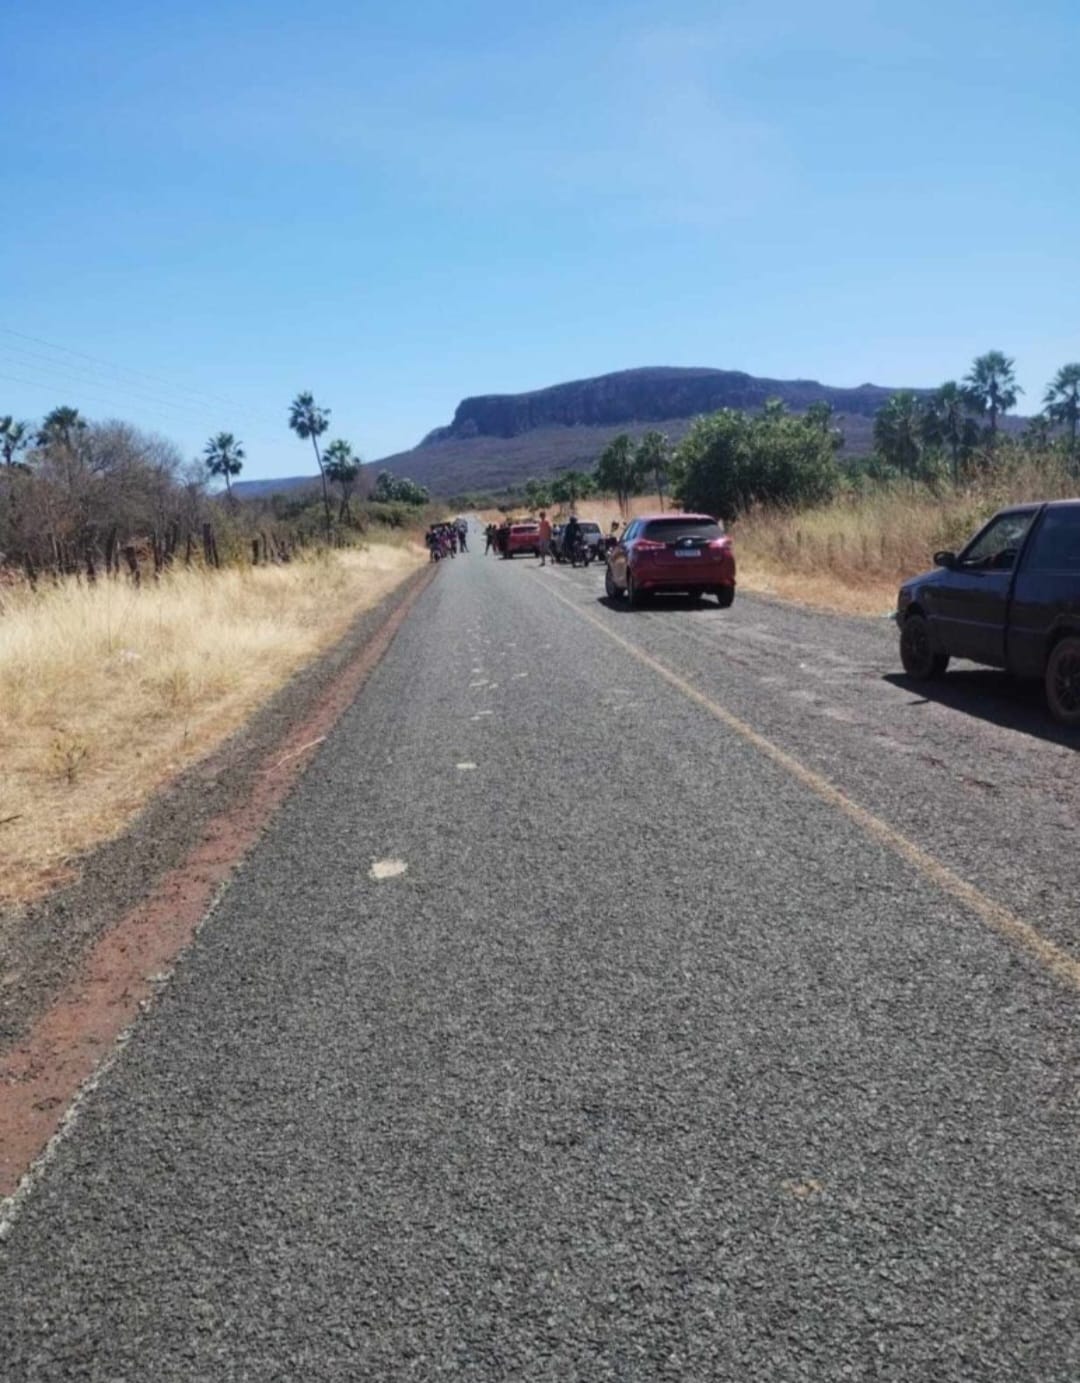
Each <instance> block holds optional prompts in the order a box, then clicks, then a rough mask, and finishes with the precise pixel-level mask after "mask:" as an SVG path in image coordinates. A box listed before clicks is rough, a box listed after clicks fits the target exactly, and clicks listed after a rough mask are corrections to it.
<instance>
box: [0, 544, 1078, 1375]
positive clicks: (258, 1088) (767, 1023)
mask: <svg viewBox="0 0 1080 1383" xmlns="http://www.w3.org/2000/svg"><path fill="white" fill-rule="evenodd" d="M601 590H602V577H601V575H600V574H599V573H598V572H597V571H596V570H595V569H590V570H588V571H584V572H573V571H567V570H566V569H558V570H550V569H548V570H539V569H537V567H536V566H535V564H533V563H532V562H526V561H519V562H515V563H512V564H511V563H503V562H498V561H496V560H494V559H492V558H488V559H485V558H483V557H480V556H474V555H470V556H467V557H464V558H458V559H457V560H456V561H454V562H448V563H446V564H445V567H444V569H443V570H442V571H440V572H439V574H438V578H437V580H436V581H435V582H434V584H433V585H432V586H431V587H430V588H429V589H428V591H427V592H426V593H425V594H424V596H423V597H422V598H421V600H420V602H419V604H418V605H417V607H416V609H415V611H414V613H413V614H412V615H411V617H410V618H409V620H408V621H407V622H406V624H405V625H404V626H403V628H402V630H401V632H400V633H399V635H398V637H397V639H396V641H395V643H394V644H393V646H392V647H391V649H390V651H389V653H388V655H387V657H386V658H385V660H384V661H383V663H382V664H381V665H380V667H379V668H378V669H377V671H376V672H375V674H374V675H373V676H372V677H371V679H370V680H369V682H368V683H367V685H366V687H365V689H364V690H363V692H362V693H361V695H360V696H359V698H358V699H357V701H356V702H355V704H354V705H353V707H352V708H351V710H350V711H349V712H348V713H347V714H346V716H345V718H344V719H343V721H342V722H341V723H340V725H339V727H338V728H337V730H336V731H335V732H334V733H333V735H332V736H331V737H330V739H329V740H328V741H327V743H326V744H325V745H324V746H323V747H322V750H321V752H320V754H319V756H318V757H317V758H316V759H315V761H314V762H313V764H312V767H311V769H310V770H309V772H308V773H307V774H306V776H305V778H304V779H303V781H302V783H301V785H300V787H299V788H298V790H297V791H296V792H295V793H294V795H293V796H292V798H291V799H290V800H289V802H288V803H287V804H286V806H285V808H284V809H283V810H282V811H281V813H280V814H279V815H278V817H277V818H276V819H275V820H274V822H273V823H272V825H271V826H270V828H269V830H268V831H267V833H266V835H265V837H264V838H263V840H262V842H261V843H260V845H259V846H258V847H257V849H256V850H255V852H254V853H253V854H252V855H251V857H250V858H249V859H248V861H247V862H246V863H245V864H244V865H243V866H242V868H241V869H240V871H239V872H238V874H237V876H236V877H235V879H234V881H233V883H232V884H231V886H230V888H229V889H228V891H227V892H226V894H225V896H224V897H223V898H222V900H221V902H220V903H219V905H218V907H217V909H216V910H215V912H214V914H213V915H212V916H211V918H210V919H209V921H208V922H207V924H206V926H205V927H204V929H203V930H202V932H201V933H200V935H199V938H198V940H197V942H196V943H195V945H194V946H193V947H192V949H191V951H190V952H189V953H188V955H187V956H186V958H185V959H184V961H183V962H182V963H181V965H180V967H179V968H178V970H177V972H176V974H175V975H174V977H173V980H172V981H171V983H170V984H169V986H168V987H167V988H166V990H165V991H164V993H163V994H162V996H161V997H160V999H159V1000H158V1002H157V1004H156V1005H155V1006H154V1008H153V1009H152V1010H151V1012H150V1013H149V1014H148V1015H147V1016H146V1017H145V1018H144V1020H143V1021H142V1022H141V1024H140V1025H139V1027H138V1028H137V1030H136V1031H135V1033H134V1035H133V1036H132V1038H131V1040H130V1041H129V1042H128V1044H127V1046H126V1047H125V1049H124V1050H123V1051H122V1053H121V1054H120V1056H119V1058H118V1060H117V1061H116V1063H115V1064H114V1065H113V1067H112V1068H111V1070H109V1071H108V1072H107V1074H106V1075H105V1077H104V1078H103V1079H102V1081H101V1083H100V1084H99V1086H98V1087H97V1089H96V1090H94V1091H93V1092H91V1093H90V1094H89V1095H88V1096H87V1098H86V1099H85V1100H84V1101H83V1104H82V1106H81V1108H80V1111H79V1114H78V1118H77V1119H76V1120H75V1122H74V1123H73V1124H72V1126H71V1127H70V1129H69V1132H68V1135H67V1136H66V1138H65V1139H64V1140H63V1141H62V1143H61V1144H60V1146H59V1147H58V1149H57V1150H56V1153H55V1156H54V1157H53V1159H52V1161H51V1163H50V1165H49V1166H48V1167H47V1169H46V1170H45V1172H44V1174H43V1175H42V1177H41V1178H40V1180H39V1181H38V1183H37V1184H36V1186H35V1187H34V1189H33V1191H32V1193H31V1194H30V1195H28V1196H27V1197H26V1198H25V1199H24V1200H23V1201H22V1202H21V1203H20V1205H19V1207H18V1211H17V1214H16V1215H15V1216H14V1218H13V1220H12V1222H11V1227H10V1233H9V1234H8V1236H7V1238H6V1240H5V1241H4V1243H3V1244H2V1246H0V1302H2V1304H3V1310H2V1320H0V1376H2V1377H3V1378H5V1379H7V1378H10V1379H13V1380H14V1379H17V1380H23V1379H27V1380H38V1379H42V1380H44V1379H66V1378H79V1379H92V1380H117V1379H132V1380H134V1379H139V1380H141V1379H155V1380H158V1379H161V1380H172V1379H185V1380H200V1381H201V1380H208V1381H210V1383H215V1381H216V1380H219V1379H220V1380H225V1379H229V1380H232V1379H258V1380H263V1379H300V1378H303V1379H305V1380H320V1379H348V1378H363V1379H401V1378H418V1379H429V1378H439V1377H461V1378H474V1379H492V1380H496V1379H497V1380H506V1379H515V1380H516V1379H541V1378H545V1379H558V1380H565V1379H582V1380H592V1379H635V1380H637V1379H642V1380H644V1379H654V1378H672V1379H703V1380H704V1379H720V1380H728V1379H730V1380H739V1381H740V1383H744V1381H745V1380H757V1379H763V1380H764V1379H768V1380H788V1379H807V1380H815V1383H824V1381H825V1380H832V1379H890V1380H898V1379H905V1380H919V1383H926V1380H934V1383H938V1381H939V1380H940V1383H948V1381H949V1380H961V1379H963V1380H1001V1383H1005V1380H1009V1381H1010V1383H1012V1380H1016V1379H1021V1378H1023V1379H1033V1380H1039V1383H1051V1381H1052V1380H1061V1381H1062V1383H1065V1381H1066V1380H1069V1383H1073V1381H1074V1380H1075V1379H1076V1378H1077V1377H1080V1237H1078V1222H1077V1210H1078V1196H1077V1193H1078V1190H1080V1172H1078V1164H1077V1158H1076V1147H1077V1135H1078V1133H1080V1107H1078V1083H1077V1074H1078V1071H1080V1062H1078V1057H1080V1023H1078V1012H1080V988H1078V987H1077V983H1076V979H1075V973H1074V972H1076V964H1077V959H1078V957H1080V938H1078V936H1077V929H1078V921H1077V916H1076V898H1077V896H1078V889H1077V885H1078V883H1080V877H1078V875H1080V860H1078V858H1077V853H1076V851H1075V841H1076V827H1077V798H1078V790H1077V776H1078V775H1077V774H1076V767H1075V766H1076V762H1077V760H1076V754H1075V749H1076V746H1075V744H1073V743H1071V742H1070V741H1069V740H1068V739H1067V738H1066V737H1062V736H1059V735H1055V734H1054V733H1052V732H1051V731H1050V729H1049V727H1048V726H1043V728H1042V729H1040V726H1042V725H1043V723H1042V722H1041V720H1040V719H1039V718H1038V714H1037V708H1034V707H1031V706H1029V705H1027V704H1026V703H1025V702H1024V701H1023V698H1022V697H1020V698H1019V699H1017V700H1016V701H1015V704H1014V702H1013V701H1011V700H1010V699H1009V698H1008V697H1005V698H1004V700H1003V698H1002V694H1001V693H1000V692H995V691H994V690H993V688H991V689H990V701H989V706H990V707H991V710H990V711H989V712H988V713H987V714H986V715H984V716H980V715H976V714H973V713H972V712H971V710H970V709H968V708H966V703H965V705H958V704H957V698H958V697H961V696H962V694H963V692H962V689H963V687H964V685H965V684H964V682H963V680H962V678H963V676H964V674H961V681H960V682H958V683H957V684H956V685H957V687H959V688H960V689H961V690H960V691H956V690H953V691H947V692H945V693H943V695H944V696H945V697H946V698H949V697H951V698H952V700H951V701H950V700H949V699H943V700H938V701H933V702H928V701H927V700H926V698H925V697H924V696H922V695H921V694H918V693H916V692H913V691H912V689H911V688H910V687H907V686H905V685H904V684H903V683H902V682H899V681H897V680H890V679H889V678H888V676H886V674H887V673H888V672H889V670H890V668H891V667H893V666H894V665H895V660H894V657H893V651H892V650H893V636H892V630H891V627H889V626H886V625H885V624H884V623H882V624H880V625H879V624H874V623H872V622H858V621H851V620H834V619H830V618H827V617H821V616H813V615H809V614H805V613H801V612H797V611H792V610H786V609H784V608H782V607H779V606H774V605H770V604H767V603H764V602H755V601H752V600H745V599H742V598H740V599H739V600H737V602H736V605H735V607H734V608H733V609H732V610H730V611H727V612H721V611H719V610H717V609H716V607H715V605H714V604H713V603H711V602H710V603H709V604H708V605H703V606H701V607H700V608H694V607H691V606H689V605H686V604H684V603H680V602H678V601H673V602H664V603H662V604H660V605H657V606H656V607H654V608H652V609H647V610H645V611H643V612H641V613H637V612H633V613H632V612H629V611H628V610H626V609H625V608H618V607H610V606H608V605H607V604H606V603H604V602H602V601H601V600H600V599H599V596H600V594H601ZM995 697H996V700H995ZM994 708H996V709H994ZM1014 924H1015V925H1014ZM1076 973H1080V972H1076Z"/></svg>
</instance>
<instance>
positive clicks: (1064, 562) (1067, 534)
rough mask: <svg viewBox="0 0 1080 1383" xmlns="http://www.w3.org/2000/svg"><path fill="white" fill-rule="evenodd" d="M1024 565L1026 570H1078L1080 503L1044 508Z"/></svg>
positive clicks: (1079, 562) (1079, 555) (1079, 567)
mask: <svg viewBox="0 0 1080 1383" xmlns="http://www.w3.org/2000/svg"><path fill="white" fill-rule="evenodd" d="M1024 566H1025V568H1026V570H1028V571H1073V572H1080V504H1069V505H1063V506H1062V508H1060V509H1048V510H1047V511H1046V513H1045V514H1044V515H1043V520H1042V523H1041V524H1040V525H1039V531H1038V532H1037V533H1036V534H1035V537H1034V540H1033V542H1032V546H1031V552H1030V553H1029V554H1028V557H1027V560H1026V561H1025V563H1024Z"/></svg>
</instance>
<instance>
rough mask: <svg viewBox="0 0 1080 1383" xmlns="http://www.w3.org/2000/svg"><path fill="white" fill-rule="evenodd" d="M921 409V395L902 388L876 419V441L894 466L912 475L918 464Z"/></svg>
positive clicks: (878, 412)
mask: <svg viewBox="0 0 1080 1383" xmlns="http://www.w3.org/2000/svg"><path fill="white" fill-rule="evenodd" d="M921 415H922V408H921V405H920V403H919V399H918V396H917V395H916V394H914V393H912V391H911V390H910V389H901V390H900V392H899V393H898V394H893V396H892V398H890V399H889V401H888V402H887V403H886V404H885V406H884V407H883V408H879V409H878V411H877V414H876V416H875V418H874V444H875V445H876V446H877V449H878V451H879V452H880V453H881V454H882V456H883V457H884V458H885V460H886V461H888V463H889V464H890V465H891V466H895V467H896V469H897V470H899V471H903V472H905V473H908V474H911V473H913V472H914V470H915V468H916V466H917V465H918V464H919V454H920V447H919V437H920V432H921V421H922V416H921Z"/></svg>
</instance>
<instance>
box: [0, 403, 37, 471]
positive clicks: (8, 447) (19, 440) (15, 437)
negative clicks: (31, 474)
mask: <svg viewBox="0 0 1080 1383" xmlns="http://www.w3.org/2000/svg"><path fill="white" fill-rule="evenodd" d="M29 445H30V425H29V423H18V422H16V421H15V419H14V418H13V417H12V416H11V414H10V413H9V414H7V416H6V417H3V418H0V453H2V454H3V457H4V465H5V466H14V465H15V458H16V456H18V454H19V452H20V451H22V450H23V448H24V447H27V446H29Z"/></svg>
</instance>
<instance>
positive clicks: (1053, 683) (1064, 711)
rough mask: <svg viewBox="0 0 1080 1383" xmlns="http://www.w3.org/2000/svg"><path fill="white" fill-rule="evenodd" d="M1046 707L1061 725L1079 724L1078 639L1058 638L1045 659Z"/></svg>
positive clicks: (1079, 650)
mask: <svg viewBox="0 0 1080 1383" xmlns="http://www.w3.org/2000/svg"><path fill="white" fill-rule="evenodd" d="M1045 680H1046V704H1047V705H1048V706H1049V707H1050V714H1051V715H1052V716H1053V717H1054V719H1055V720H1056V721H1057V722H1058V723H1059V724H1061V725H1080V637H1078V636H1077V635H1075V634H1070V635H1068V636H1067V637H1066V638H1064V639H1060V640H1059V641H1058V642H1057V643H1056V644H1055V645H1054V646H1053V648H1052V649H1051V650H1050V657H1049V658H1048V659H1047V660H1046V679H1045Z"/></svg>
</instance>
